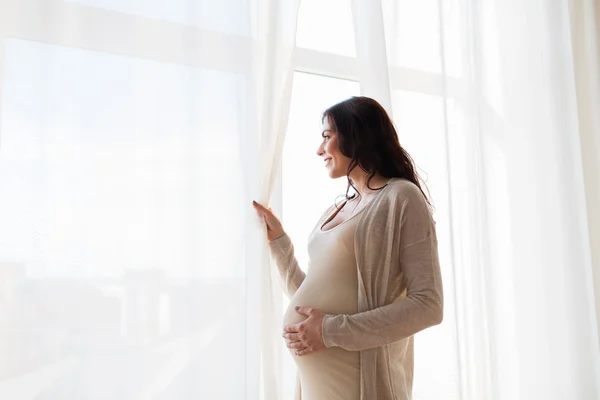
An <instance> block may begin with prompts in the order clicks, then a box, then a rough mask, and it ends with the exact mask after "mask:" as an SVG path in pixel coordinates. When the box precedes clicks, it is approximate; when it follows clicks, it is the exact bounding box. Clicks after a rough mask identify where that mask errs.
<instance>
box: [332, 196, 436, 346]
mask: <svg viewBox="0 0 600 400" xmlns="http://www.w3.org/2000/svg"><path fill="white" fill-rule="evenodd" d="M401 214H402V215H401V216H400V217H399V218H398V216H396V217H395V220H396V221H397V223H396V224H395V225H396V227H395V229H394V230H396V231H397V230H400V235H395V236H397V237H395V238H394V244H395V245H397V246H398V247H399V249H400V250H399V251H398V252H397V254H398V255H397V260H394V262H395V263H398V264H399V268H401V271H402V279H403V280H404V284H405V285H406V297H405V298H404V299H403V300H400V301H396V302H393V303H391V304H387V305H384V306H382V307H378V308H374V309H372V310H369V311H364V312H360V313H357V314H353V315H348V314H340V315H329V314H327V315H325V317H324V318H323V324H322V328H323V342H324V344H325V346H327V347H332V346H339V347H342V348H344V349H346V350H351V351H360V350H365V349H370V348H374V347H381V346H384V345H386V344H389V343H393V342H396V341H399V340H402V339H405V338H407V337H410V336H412V335H414V334H415V333H417V332H419V331H421V330H423V329H425V328H428V327H430V326H433V325H437V324H439V323H441V321H442V319H443V289H442V280H441V273H440V265H439V259H438V251H437V237H436V232H435V222H434V221H433V219H432V218H431V214H430V213H429V209H428V205H427V203H426V202H425V199H424V197H423V196H422V195H421V194H420V193H419V194H418V195H415V194H414V193H413V195H411V196H407V198H406V199H404V201H403V206H402V212H401ZM388 232H389V231H388ZM388 234H389V233H388ZM366 245H369V244H368V243H367V244H366ZM395 268H398V266H396V267H395ZM371 273H374V272H373V271H371Z"/></svg>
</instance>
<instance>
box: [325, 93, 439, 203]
mask: <svg viewBox="0 0 600 400" xmlns="http://www.w3.org/2000/svg"><path fill="white" fill-rule="evenodd" d="M325 118H327V119H328V121H329V124H330V125H331V126H332V127H333V129H335V131H336V132H337V135H338V143H339V147H340V151H341V153H342V154H343V155H344V156H346V157H348V158H350V159H351V160H352V161H351V162H350V165H348V170H347V171H346V178H347V179H348V187H347V188H346V200H351V199H354V198H355V197H356V195H352V196H350V197H349V196H348V192H349V190H350V187H351V186H352V188H354V190H355V191H356V193H359V192H358V190H357V189H356V187H355V186H354V183H353V182H352V180H351V179H350V172H352V170H353V169H354V168H356V167H357V166H358V167H359V168H362V169H363V170H364V171H365V172H367V173H368V178H367V187H368V188H369V189H371V190H381V189H383V188H372V187H371V186H370V185H369V184H370V182H371V180H372V179H373V177H374V176H375V174H376V173H379V175H381V176H383V177H384V178H402V179H406V180H409V181H411V182H412V183H414V184H415V185H417V187H418V188H419V189H420V190H421V193H423V196H424V197H425V200H426V201H427V204H429V206H430V208H433V206H432V204H431V202H430V201H429V198H428V196H427V195H426V194H425V192H424V191H423V187H426V186H425V184H424V183H423V184H421V177H420V176H419V174H418V173H417V171H416V166H415V162H414V161H413V159H412V158H411V156H410V155H409V154H408V152H407V151H406V150H404V148H402V146H401V145H400V140H399V139H398V133H397V132H396V128H395V127H394V123H393V122H392V120H391V119H390V117H389V116H388V114H387V112H386V111H385V109H384V108H383V107H382V106H381V104H379V103H378V102H377V101H375V100H373V99H371V98H369V97H362V96H361V97H351V98H349V99H348V100H344V101H342V102H341V103H338V104H336V105H334V106H331V107H330V108H328V109H327V110H325V111H324V112H323V116H322V118H321V122H325ZM422 186H423V187H422ZM428 191H429V190H428Z"/></svg>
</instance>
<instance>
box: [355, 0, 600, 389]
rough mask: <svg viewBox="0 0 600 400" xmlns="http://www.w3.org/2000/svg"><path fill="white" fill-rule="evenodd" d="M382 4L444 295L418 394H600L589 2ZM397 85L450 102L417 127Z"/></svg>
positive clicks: (424, 344) (593, 51) (398, 109)
mask: <svg viewBox="0 0 600 400" xmlns="http://www.w3.org/2000/svg"><path fill="white" fill-rule="evenodd" d="M375 3H378V2H373V3H371V10H376V9H377V8H378V7H379V6H378V5H376V4H375ZM367 4H368V3H367V2H363V1H361V0H355V1H354V6H355V20H356V23H357V24H358V23H360V21H361V18H362V15H363V13H362V12H356V11H359V10H360V9H361V7H367ZM382 4H383V10H384V12H383V19H384V21H385V38H386V42H387V60H385V62H387V64H388V65H387V67H388V69H389V74H390V75H389V76H390V77H391V79H390V90H391V92H392V100H393V101H392V105H393V113H394V116H395V117H396V123H397V125H398V127H399V131H400V132H399V134H400V138H401V142H403V143H404V144H405V145H406V147H407V148H408V151H409V152H410V153H411V154H413V155H414V157H415V159H416V160H417V163H418V164H419V166H420V167H421V168H422V169H423V170H425V171H426V175H425V176H426V178H427V180H428V186H429V188H430V190H431V193H432V195H433V200H434V203H435V205H436V208H437V221H438V229H439V234H440V237H441V238H442V239H441V240H440V254H441V257H442V259H443V263H442V265H443V266H444V267H443V269H444V283H445V287H446V289H447V290H446V310H445V320H444V323H443V324H442V325H440V326H438V327H435V328H432V329H429V330H428V331H426V332H423V333H422V334H419V335H418V337H417V339H416V350H415V357H416V371H415V397H416V398H417V399H435V398H445V399H473V400H475V399H510V400H515V399H542V398H543V399H557V400H558V399H565V398H572V399H592V398H598V397H599V396H600V393H599V392H598V383H599V381H598V378H599V375H598V365H599V360H600V357H599V356H600V353H599V351H598V330H597V327H596V318H597V317H596V307H595V304H594V291H593V289H594V288H593V276H594V274H593V272H594V271H593V267H594V265H593V263H592V261H593V260H594V261H595V262H596V265H595V268H596V269H597V270H596V282H598V279H597V276H598V272H597V271H598V268H600V265H598V264H597V262H598V256H597V255H598V247H597V238H598V229H599V227H598V218H597V210H596V208H597V204H598V203H597V202H598V198H599V197H598V182H597V179H598V173H597V170H598V164H597V160H598V156H599V155H600V153H598V138H599V137H600V130H599V129H600V128H599V124H598V115H599V110H598V89H599V88H598V75H597V74H598V69H597V67H598V62H597V60H598V58H597V54H598V47H597V43H596V34H597V27H596V21H594V17H593V16H594V14H595V12H594V4H593V2H592V1H587V2H586V1H573V2H569V1H566V0H565V1H554V2H547V1H526V2H523V1H516V0H515V1H512V0H501V1H496V0H489V1H484V2H481V1H471V0H451V1H443V2H439V1H437V0H430V1H423V2H420V5H419V6H416V5H414V2H410V1H402V0H400V1H392V0H390V1H386V0H383V1H382ZM368 18H370V17H368ZM365 21H366V18H365ZM364 23H365V24H367V25H368V24H369V23H372V22H364ZM370 29H371V31H372V32H376V31H377V30H378V29H379V28H378V27H377V26H371V28H370ZM356 39H357V41H361V40H368V39H369V37H368V36H358V35H357V36H356ZM357 48H360V44H359V43H357ZM357 55H358V57H359V58H360V57H361V54H360V52H357ZM376 60H377V61H376V62H383V60H384V58H381V57H379V58H377V59H376ZM377 68H378V69H379V70H383V67H382V66H378V67H377ZM384 78H387V77H384ZM373 87H374V88H375V89H372V88H373ZM396 87H402V88H403V91H404V92H406V91H411V90H414V91H418V92H421V93H427V92H429V93H431V95H433V96H434V97H437V96H441V99H442V101H440V102H437V101H430V104H431V105H432V107H431V112H430V113H427V114H423V115H421V116H420V117H421V119H422V123H423V128H422V129H420V130H419V131H412V132H407V131H406V130H404V129H403V124H404V121H405V120H411V119H414V116H411V115H407V114H403V110H402V107H403V106H404V107H407V108H410V107H411V104H410V103H408V102H406V101H402V97H403V96H405V95H404V94H402V93H401V92H402V90H400V91H399V90H397V89H395V88H396ZM376 88H377V85H375V86H371V87H366V86H361V89H362V91H363V92H364V93H365V94H369V93H377V91H376ZM379 90H380V89H379ZM394 93H397V94H396V95H395V94H394ZM384 101H385V96H384ZM433 106H435V107H433ZM438 116H441V118H438ZM437 119H439V120H440V121H441V122H440V124H441V125H442V128H441V129H440V128H439V126H436V127H433V129H430V128H432V125H431V120H437ZM413 126H414V125H413ZM586 196H587V198H586ZM586 205H587V207H586ZM594 239H595V240H594ZM594 255H595V258H594ZM598 287H600V285H598V284H596V288H598ZM597 297H600V294H598V293H596V298H597Z"/></svg>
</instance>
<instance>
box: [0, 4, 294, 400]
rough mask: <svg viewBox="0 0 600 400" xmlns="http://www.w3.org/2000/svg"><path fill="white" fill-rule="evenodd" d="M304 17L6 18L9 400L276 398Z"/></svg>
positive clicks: (35, 10)
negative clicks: (270, 207) (279, 229)
mask: <svg viewBox="0 0 600 400" xmlns="http://www.w3.org/2000/svg"><path fill="white" fill-rule="evenodd" d="M298 5H299V1H278V0H227V1H222V2H213V1H207V0H200V1H187V0H175V1H172V2H139V1H130V2H120V1H111V0H72V1H62V0H52V1H42V0H24V1H21V0H18V1H17V0H14V1H13V0H5V1H2V2H0V47H1V49H0V76H1V80H0V102H1V103H0V187H1V188H2V196H0V220H1V221H2V223H1V224H0V359H2V362H1V363H0V398H3V399H4V398H7V399H8V398H10V399H27V398H38V399H63V398H77V399H107V398H111V399H128V400H129V399H187V398H216V399H236V400H237V399H241V398H248V399H279V398H282V396H283V395H282V393H283V392H282V385H281V382H280V380H279V365H280V363H281V350H282V349H281V339H280V337H279V336H278V335H277V333H278V332H279V331H280V328H281V327H280V326H279V325H280V321H279V318H280V317H279V309H278V307H280V305H278V303H277V302H276V301H274V297H273V295H272V294H273V293H274V292H275V290H279V289H278V288H277V287H276V284H275V280H274V279H272V276H271V272H270V270H269V259H268V249H267V247H266V240H265V230H264V229H265V228H264V224H263V223H262V222H261V221H259V220H258V219H257V218H256V215H255V212H254V210H253V208H252V206H251V201H252V200H257V201H260V202H263V203H265V204H266V203H268V202H269V200H270V198H271V196H272V193H273V190H274V182H275V179H276V177H277V174H278V171H279V168H280V163H281V161H280V159H281V151H282V143H283V140H284V137H285V131H286V124H287V114H288V109H289V101H290V100H289V99H290V93H291V85H292V79H291V78H292V76H293V75H292V68H293V66H292V64H291V56H292V52H293V51H294V48H295V35H296V19H297V13H298Z"/></svg>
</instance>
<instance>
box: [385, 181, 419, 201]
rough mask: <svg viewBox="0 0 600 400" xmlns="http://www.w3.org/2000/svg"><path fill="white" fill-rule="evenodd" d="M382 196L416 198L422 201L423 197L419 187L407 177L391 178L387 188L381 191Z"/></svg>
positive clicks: (404, 198) (402, 198)
mask: <svg viewBox="0 0 600 400" xmlns="http://www.w3.org/2000/svg"><path fill="white" fill-rule="evenodd" d="M382 195H383V196H384V197H387V198H393V199H396V200H397V199H401V200H406V199H407V200H416V201H424V200H425V197H424V196H423V192H422V191H421V189H420V188H419V187H418V186H417V185H415V184H414V183H413V182H411V181H409V180H408V179H403V178H392V180H391V181H390V182H389V183H388V188H387V190H385V192H384V193H382Z"/></svg>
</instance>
